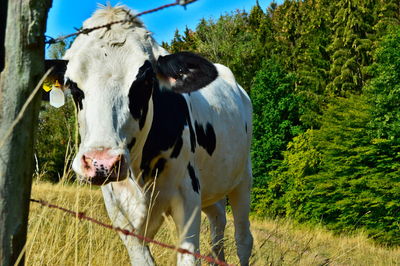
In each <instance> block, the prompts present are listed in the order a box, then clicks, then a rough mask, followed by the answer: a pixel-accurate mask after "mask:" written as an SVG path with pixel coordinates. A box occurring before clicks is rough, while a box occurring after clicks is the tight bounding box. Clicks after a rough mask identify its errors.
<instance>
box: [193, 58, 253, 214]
mask: <svg viewBox="0 0 400 266" xmlns="http://www.w3.org/2000/svg"><path fill="white" fill-rule="evenodd" d="M215 66H216V67H217V69H218V73H219V77H218V78H217V79H216V80H215V81H214V82H213V83H211V84H210V85H208V86H207V87H205V88H203V89H201V90H199V91H197V92H194V93H191V94H189V95H188V97H187V98H188V102H189V106H190V109H191V114H192V120H193V123H194V127H195V129H196V138H197V144H198V147H197V148H196V154H195V160H196V166H197V168H198V170H199V172H200V184H201V188H202V189H201V191H202V192H201V193H202V201H203V207H204V206H207V205H210V204H212V203H214V202H215V201H217V200H219V199H221V198H222V197H223V196H225V195H226V194H227V193H229V192H230V191H231V190H232V189H233V188H235V187H236V186H237V184H239V183H240V181H241V180H242V178H249V176H248V175H246V174H245V173H248V171H249V169H248V168H249V167H250V155H249V152H250V145H251V135H252V122H251V113H252V106H251V102H250V99H249V97H248V95H247V93H246V92H245V91H244V90H243V89H242V88H241V87H240V85H239V84H237V83H236V81H235V79H234V76H233V74H232V72H231V71H230V70H229V69H228V68H227V67H225V66H222V65H219V64H216V65H215Z"/></svg>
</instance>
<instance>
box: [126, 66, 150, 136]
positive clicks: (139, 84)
mask: <svg viewBox="0 0 400 266" xmlns="http://www.w3.org/2000/svg"><path fill="white" fill-rule="evenodd" d="M154 78H155V75H154V72H153V68H152V66H151V63H150V61H149V60H146V62H144V64H143V66H141V67H140V68H139V72H138V74H137V75H136V79H135V81H133V83H132V85H131V88H130V90H129V95H128V97H129V111H130V112H131V114H132V117H133V118H134V119H136V120H139V128H140V129H142V128H143V126H144V123H145V121H146V115H147V111H148V108H149V100H150V96H151V94H152V89H153V85H154Z"/></svg>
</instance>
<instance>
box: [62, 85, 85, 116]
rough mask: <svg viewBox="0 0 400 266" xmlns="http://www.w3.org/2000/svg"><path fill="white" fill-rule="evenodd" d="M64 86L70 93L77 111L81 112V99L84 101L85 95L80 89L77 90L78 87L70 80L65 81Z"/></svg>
mask: <svg viewBox="0 0 400 266" xmlns="http://www.w3.org/2000/svg"><path fill="white" fill-rule="evenodd" d="M66 86H68V88H69V90H70V91H71V94H72V98H73V99H74V103H75V105H76V106H77V107H78V109H79V110H82V109H83V104H82V101H83V99H85V93H84V92H83V91H82V90H81V89H80V88H78V85H77V84H76V83H75V82H73V81H72V80H70V79H68V80H67V82H66Z"/></svg>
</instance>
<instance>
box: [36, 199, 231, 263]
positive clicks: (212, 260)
mask: <svg viewBox="0 0 400 266" xmlns="http://www.w3.org/2000/svg"><path fill="white" fill-rule="evenodd" d="M30 201H31V202H34V203H38V204H40V205H42V206H44V207H48V208H52V209H58V210H61V211H63V212H66V213H68V214H70V215H72V216H75V217H76V218H78V219H79V220H87V221H90V222H92V223H95V224H97V225H100V226H102V227H105V228H108V229H111V230H114V231H116V232H119V233H122V234H124V235H126V236H132V237H136V238H137V239H139V240H142V241H145V242H147V243H152V244H155V245H158V246H160V247H163V248H168V249H171V250H175V251H176V252H179V253H181V254H189V255H192V256H194V257H195V258H197V259H201V260H204V261H206V262H208V263H214V264H217V265H221V266H233V265H230V264H228V263H226V262H224V261H220V260H218V259H216V258H213V257H210V256H206V255H202V254H200V253H197V252H191V251H189V250H187V249H183V248H178V247H175V246H173V245H170V244H166V243H163V242H160V241H157V240H154V239H151V238H149V237H146V236H142V235H139V234H136V233H135V232H134V231H128V230H126V229H122V228H120V227H114V226H112V225H110V224H106V223H103V222H101V221H99V220H96V219H94V218H92V217H89V216H86V214H85V213H84V212H75V211H72V210H69V209H67V208H64V207H61V206H57V205H55V204H51V203H48V202H47V201H44V200H37V199H30Z"/></svg>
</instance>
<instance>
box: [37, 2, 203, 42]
mask: <svg viewBox="0 0 400 266" xmlns="http://www.w3.org/2000/svg"><path fill="white" fill-rule="evenodd" d="M196 1H197V0H177V1H175V2H174V3H170V4H166V5H162V6H159V7H156V8H153V9H149V10H146V11H143V12H140V13H137V14H134V15H133V16H130V18H127V19H121V20H116V21H112V22H110V23H107V24H104V25H100V26H96V27H92V28H83V29H80V30H77V31H76V32H74V33H70V34H67V35H63V36H60V37H58V38H52V37H50V36H46V38H48V40H46V41H45V44H48V45H52V44H55V43H58V42H61V41H64V40H65V39H68V38H70V37H73V36H78V35H80V34H89V33H90V32H92V31H95V30H98V29H103V28H108V29H109V28H110V27H111V26H112V25H114V24H119V23H121V24H124V23H129V22H132V21H134V19H135V18H137V17H140V16H142V15H146V14H150V13H154V12H157V11H160V10H162V9H165V8H169V7H173V6H177V5H180V6H183V7H185V8H186V6H187V5H188V4H191V3H194V2H196Z"/></svg>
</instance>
